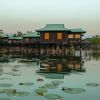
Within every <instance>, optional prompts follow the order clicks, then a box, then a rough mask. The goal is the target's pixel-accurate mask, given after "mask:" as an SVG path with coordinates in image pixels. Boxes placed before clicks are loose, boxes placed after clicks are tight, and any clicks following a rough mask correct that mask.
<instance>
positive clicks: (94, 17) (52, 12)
mask: <svg viewBox="0 0 100 100" xmlns="http://www.w3.org/2000/svg"><path fill="white" fill-rule="evenodd" d="M48 23H53V24H54V23H56V24H57V23H63V24H65V26H66V28H83V29H84V30H86V31H87V33H90V34H100V0H0V28H1V29H3V30H4V31H5V32H9V33H12V32H16V31H17V30H18V31H22V32H25V31H31V30H32V31H34V30H36V29H38V28H41V27H44V25H45V24H48Z"/></svg>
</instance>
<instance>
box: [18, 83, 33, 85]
mask: <svg viewBox="0 0 100 100" xmlns="http://www.w3.org/2000/svg"><path fill="white" fill-rule="evenodd" d="M19 85H23V86H32V85H34V83H19Z"/></svg>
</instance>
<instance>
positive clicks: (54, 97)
mask: <svg viewBox="0 0 100 100" xmlns="http://www.w3.org/2000/svg"><path fill="white" fill-rule="evenodd" d="M44 97H45V98H47V99H49V100H62V99H63V97H61V96H59V95H58V94H46V95H45V96H44Z"/></svg>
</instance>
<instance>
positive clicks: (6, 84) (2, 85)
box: [0, 83, 13, 87]
mask: <svg viewBox="0 0 100 100" xmlns="http://www.w3.org/2000/svg"><path fill="white" fill-rule="evenodd" d="M11 86H13V84H10V83H0V87H11Z"/></svg>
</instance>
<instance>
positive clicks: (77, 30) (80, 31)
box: [70, 29, 86, 33]
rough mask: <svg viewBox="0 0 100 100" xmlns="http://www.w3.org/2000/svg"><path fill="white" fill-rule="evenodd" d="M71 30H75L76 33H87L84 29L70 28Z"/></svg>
mask: <svg viewBox="0 0 100 100" xmlns="http://www.w3.org/2000/svg"><path fill="white" fill-rule="evenodd" d="M70 30H71V32H75V33H86V31H83V30H82V29H70Z"/></svg>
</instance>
